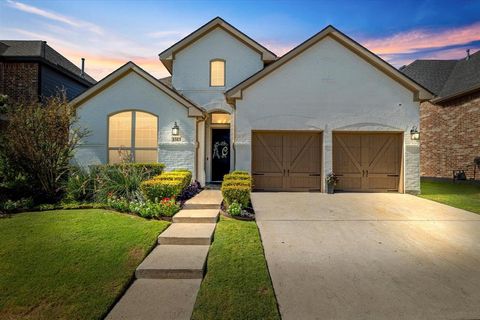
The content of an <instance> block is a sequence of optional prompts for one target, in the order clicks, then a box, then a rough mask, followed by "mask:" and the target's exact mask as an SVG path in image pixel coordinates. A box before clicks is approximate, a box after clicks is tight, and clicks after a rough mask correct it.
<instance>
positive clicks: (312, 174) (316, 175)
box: [309, 173, 320, 177]
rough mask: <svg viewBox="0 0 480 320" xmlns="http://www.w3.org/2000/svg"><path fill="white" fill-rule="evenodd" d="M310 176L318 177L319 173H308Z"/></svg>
mask: <svg viewBox="0 0 480 320" xmlns="http://www.w3.org/2000/svg"><path fill="white" fill-rule="evenodd" d="M309 176H310V177H320V173H310V175H309Z"/></svg>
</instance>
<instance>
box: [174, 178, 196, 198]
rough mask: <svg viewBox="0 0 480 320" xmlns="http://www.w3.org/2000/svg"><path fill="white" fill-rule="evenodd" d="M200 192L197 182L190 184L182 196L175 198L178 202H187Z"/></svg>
mask: <svg viewBox="0 0 480 320" xmlns="http://www.w3.org/2000/svg"><path fill="white" fill-rule="evenodd" d="M199 192H200V183H199V182H198V181H195V182H193V183H192V184H190V185H189V186H188V187H187V188H186V189H185V190H183V192H182V194H181V195H180V196H179V197H178V198H177V199H178V200H180V201H187V200H188V199H191V198H193V197H194V196H195V195H196V194H197V193H199Z"/></svg>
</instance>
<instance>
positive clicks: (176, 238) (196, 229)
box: [158, 223, 216, 246]
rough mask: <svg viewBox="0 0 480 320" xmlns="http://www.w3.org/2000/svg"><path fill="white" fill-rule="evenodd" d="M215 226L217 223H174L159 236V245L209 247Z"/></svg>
mask: <svg viewBox="0 0 480 320" xmlns="http://www.w3.org/2000/svg"><path fill="white" fill-rule="evenodd" d="M215 225H216V224H215V223H173V224H172V225H170V227H168V229H167V230H165V231H164V232H162V234H160V236H158V243H159V244H162V245H163V244H171V245H205V246H208V245H210V243H211V242H212V238H213V232H214V231H215Z"/></svg>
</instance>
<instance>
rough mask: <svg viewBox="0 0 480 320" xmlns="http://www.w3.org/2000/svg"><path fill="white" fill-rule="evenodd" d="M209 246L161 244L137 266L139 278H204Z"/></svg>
mask: <svg viewBox="0 0 480 320" xmlns="http://www.w3.org/2000/svg"><path fill="white" fill-rule="evenodd" d="M208 249H209V246H208V245H205V246H188V245H176V246H174V245H160V246H157V247H156V248H155V249H153V251H152V252H151V253H150V254H149V255H148V256H147V257H146V258H145V260H143V262H142V263H141V264H140V265H139V266H138V267H137V270H136V271H135V276H136V277H137V279H202V278H203V271H204V268H205V262H206V261H207V255H208Z"/></svg>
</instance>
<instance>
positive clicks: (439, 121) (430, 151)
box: [420, 92, 480, 179]
mask: <svg viewBox="0 0 480 320" xmlns="http://www.w3.org/2000/svg"><path fill="white" fill-rule="evenodd" d="M420 131H421V133H420V135H421V136H420V142H421V145H420V155H421V175H422V176H426V177H439V178H440V177H442V178H451V177H452V170H465V172H466V175H467V178H473V169H474V167H473V159H474V157H477V156H480V92H477V93H475V94H471V95H467V96H464V97H461V98H458V99H455V100H451V101H448V102H445V103H442V104H441V105H435V104H433V103H431V102H423V103H422V104H421V107H420ZM477 179H480V173H477Z"/></svg>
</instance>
